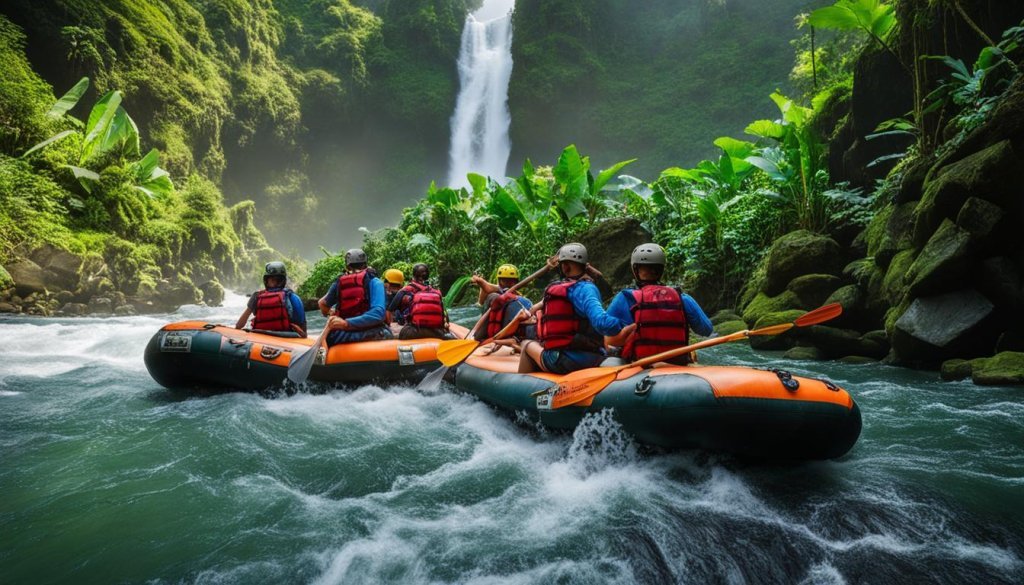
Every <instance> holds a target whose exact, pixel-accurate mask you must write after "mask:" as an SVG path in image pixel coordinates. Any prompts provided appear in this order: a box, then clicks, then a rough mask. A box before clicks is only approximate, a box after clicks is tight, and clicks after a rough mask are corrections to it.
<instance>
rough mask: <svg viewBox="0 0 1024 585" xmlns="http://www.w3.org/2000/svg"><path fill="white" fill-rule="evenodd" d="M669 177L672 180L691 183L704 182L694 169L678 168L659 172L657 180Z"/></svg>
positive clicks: (702, 176) (701, 175)
mask: <svg viewBox="0 0 1024 585" xmlns="http://www.w3.org/2000/svg"><path fill="white" fill-rule="evenodd" d="M665 177H671V178H674V179H681V180H683V181H687V182H691V183H695V182H696V183H699V182H702V181H703V180H704V175H703V174H701V173H700V172H699V171H697V170H696V169H681V168H679V167H670V168H667V169H665V170H663V171H661V175H660V177H659V178H665Z"/></svg>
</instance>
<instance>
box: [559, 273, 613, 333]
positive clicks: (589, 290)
mask: <svg viewBox="0 0 1024 585" xmlns="http://www.w3.org/2000/svg"><path fill="white" fill-rule="evenodd" d="M569 300H571V301H572V306H573V308H575V309H576V311H578V312H579V313H581V314H583V315H584V316H585V317H586V318H587V320H589V321H590V325H591V326H593V328H594V330H595V331H597V332H598V333H599V334H601V335H609V336H611V335H617V334H618V333H619V332H620V331H622V328H623V327H624V326H625V324H624V323H623V322H622V321H619V320H618V319H616V318H615V317H612V316H611V315H609V314H608V313H607V312H605V310H604V307H603V306H601V293H599V292H598V290H597V285H595V284H594V283H592V282H581V283H580V284H577V285H576V286H574V287H572V288H571V289H569Z"/></svg>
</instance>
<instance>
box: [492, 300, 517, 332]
mask: <svg viewBox="0 0 1024 585" xmlns="http://www.w3.org/2000/svg"><path fill="white" fill-rule="evenodd" d="M518 299H519V295H518V294H516V293H515V292H504V293H501V294H500V295H498V296H497V297H495V298H494V300H493V301H491V312H490V313H488V315H487V337H494V336H495V335H497V334H498V332H499V331H501V328H502V327H504V326H505V309H506V308H507V307H508V306H509V304H511V303H514V302H516V301H517V300H518Z"/></svg>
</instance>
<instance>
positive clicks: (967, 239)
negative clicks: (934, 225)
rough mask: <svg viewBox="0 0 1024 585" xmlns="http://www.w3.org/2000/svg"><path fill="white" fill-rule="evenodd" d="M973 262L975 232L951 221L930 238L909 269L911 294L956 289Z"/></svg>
mask: <svg viewBox="0 0 1024 585" xmlns="http://www.w3.org/2000/svg"><path fill="white" fill-rule="evenodd" d="M970 263H971V234H970V233H968V232H967V231H966V230H964V229H961V228H960V227H957V225H956V224H954V223H953V222H952V221H950V220H948V219H947V220H943V222H942V225H941V226H940V227H939V229H938V230H936V232H935V234H934V235H932V237H931V238H930V239H929V240H928V243H927V244H925V246H924V248H923V249H922V250H921V253H920V254H918V255H917V258H916V259H915V260H914V263H913V264H912V265H911V266H910V268H909V270H908V271H907V281H908V282H909V283H910V285H909V291H910V294H911V295H914V296H919V295H922V294H926V293H930V292H931V293H934V292H937V291H941V290H948V289H949V288H955V287H956V285H958V284H959V283H960V282H962V281H963V280H964V279H965V276H966V273H967V269H968V267H969V266H970Z"/></svg>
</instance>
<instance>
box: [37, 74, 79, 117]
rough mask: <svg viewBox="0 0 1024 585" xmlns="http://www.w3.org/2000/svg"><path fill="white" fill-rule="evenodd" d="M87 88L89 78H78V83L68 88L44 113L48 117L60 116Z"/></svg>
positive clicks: (69, 108)
mask: <svg viewBox="0 0 1024 585" xmlns="http://www.w3.org/2000/svg"><path fill="white" fill-rule="evenodd" d="M88 89H89V78H88V77H83V78H81V79H79V80H78V83H76V84H75V85H74V87H72V88H71V89H69V90H68V92H67V93H66V94H64V95H63V96H61V98H60V99H59V100H57V102H56V103H55V104H53V105H52V106H50V109H49V111H47V112H46V115H47V116H48V117H50V118H60V117H62V116H63V115H64V114H66V113H68V111H69V110H71V108H73V107H75V105H76V104H78V100H80V99H82V96H83V95H85V92H86V91H87V90H88Z"/></svg>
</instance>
